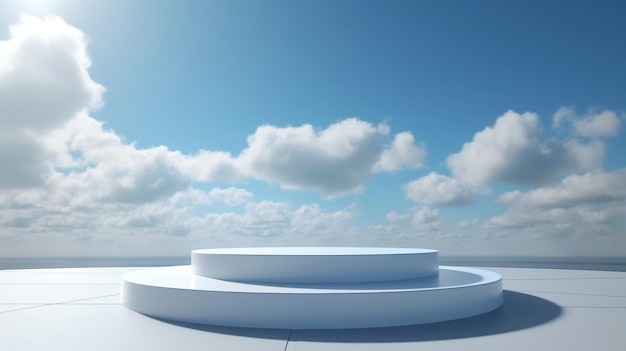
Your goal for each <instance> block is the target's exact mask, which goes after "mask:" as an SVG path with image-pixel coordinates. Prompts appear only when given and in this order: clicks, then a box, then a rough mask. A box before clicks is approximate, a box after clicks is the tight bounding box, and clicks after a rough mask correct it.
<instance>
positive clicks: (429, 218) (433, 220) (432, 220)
mask: <svg viewBox="0 0 626 351" xmlns="http://www.w3.org/2000/svg"><path fill="white" fill-rule="evenodd" d="M412 211H413V223H414V224H415V225H416V226H418V227H424V226H427V227H429V228H430V227H435V226H439V225H441V218H440V217H439V210H437V209H435V208H431V207H428V206H421V207H416V208H413V209H412Z"/></svg>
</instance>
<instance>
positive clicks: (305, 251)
mask: <svg viewBox="0 0 626 351" xmlns="http://www.w3.org/2000/svg"><path fill="white" fill-rule="evenodd" d="M435 252H437V250H431V249H413V248H390V247H245V248H220V249H203V250H193V251H192V253H198V254H205V255H270V256H273V255H277V256H293V255H298V256H302V255H305V256H326V255H342V256H351V255H356V256H361V255H414V254H422V253H435Z"/></svg>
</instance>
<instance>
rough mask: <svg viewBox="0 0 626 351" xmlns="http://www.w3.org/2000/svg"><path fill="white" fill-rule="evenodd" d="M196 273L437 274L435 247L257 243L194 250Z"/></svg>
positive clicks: (270, 276) (307, 276)
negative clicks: (244, 246)
mask: <svg viewBox="0 0 626 351" xmlns="http://www.w3.org/2000/svg"><path fill="white" fill-rule="evenodd" d="M191 265H192V269H193V273H194V274H196V275H200V276H204V277H209V278H216V279H223V280H230V281H241V282H259V283H313V284H315V283H355V282H373V281H391V280H408V279H418V278H423V277H428V276H433V275H436V274H437V273H438V269H439V260H438V251H437V250H430V249H412V248H374V247H255V248H223V249H205V250H194V251H192V253H191Z"/></svg>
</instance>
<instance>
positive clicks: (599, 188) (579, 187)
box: [499, 169, 626, 207]
mask: <svg viewBox="0 0 626 351" xmlns="http://www.w3.org/2000/svg"><path fill="white" fill-rule="evenodd" d="M499 200H500V201H501V202H503V203H507V204H511V205H515V206H525V207H572V206H577V205H581V204H586V203H603V202H610V201H618V200H626V169H620V170H616V171H613V172H603V171H594V172H589V173H585V174H582V175H571V176H568V177H566V178H565V179H563V180H562V181H561V182H560V183H559V184H558V185H555V186H547V187H542V188H538V189H534V190H532V191H529V192H526V193H522V192H520V191H512V192H507V193H505V194H502V195H501V196H500V198H499Z"/></svg>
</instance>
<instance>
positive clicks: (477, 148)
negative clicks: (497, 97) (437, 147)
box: [447, 111, 604, 186]
mask: <svg viewBox="0 0 626 351" xmlns="http://www.w3.org/2000/svg"><path fill="white" fill-rule="evenodd" d="M603 156H604V149H603V148H599V147H598V144H593V143H592V144H586V145H585V144H580V143H578V144H575V145H574V144H571V145H569V144H560V143H556V142H546V141H543V140H542V139H541V127H540V125H539V118H538V116H537V115H536V114H534V113H529V112H527V113H523V114H518V113H516V112H513V111H508V112H506V113H505V114H504V115H502V116H501V117H499V118H498V119H497V120H496V123H495V124H494V126H493V127H487V128H485V129H484V130H482V131H480V132H478V133H476V134H475V135H474V138H473V139H472V141H471V142H469V143H465V144H464V145H463V148H462V150H461V151H460V152H459V153H456V154H453V155H450V156H449V157H448V159H447V163H448V166H449V167H450V169H451V170H452V172H453V174H454V176H455V178H457V179H459V180H461V181H463V182H464V183H468V184H471V185H474V186H481V185H486V184H488V183H509V184H521V185H540V184H545V183H547V182H549V181H552V180H555V179H557V178H558V177H560V176H561V175H563V174H565V173H567V172H572V171H580V170H586V169H588V167H591V166H595V165H596V164H597V163H601V160H602V158H603ZM590 159H595V160H598V161H596V162H594V164H593V165H590V164H589V160H590Z"/></svg>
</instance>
